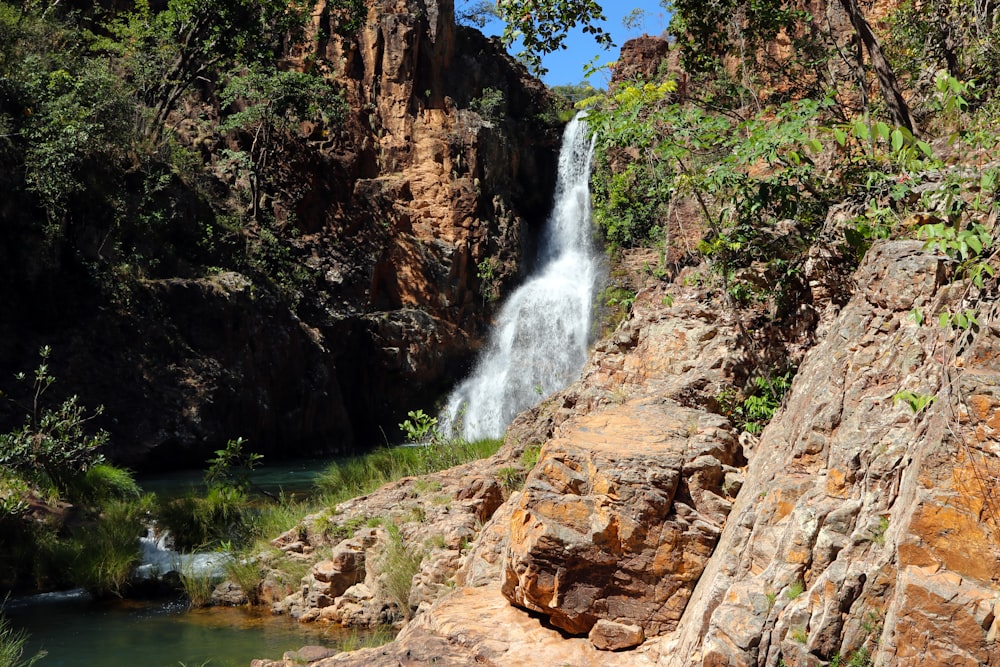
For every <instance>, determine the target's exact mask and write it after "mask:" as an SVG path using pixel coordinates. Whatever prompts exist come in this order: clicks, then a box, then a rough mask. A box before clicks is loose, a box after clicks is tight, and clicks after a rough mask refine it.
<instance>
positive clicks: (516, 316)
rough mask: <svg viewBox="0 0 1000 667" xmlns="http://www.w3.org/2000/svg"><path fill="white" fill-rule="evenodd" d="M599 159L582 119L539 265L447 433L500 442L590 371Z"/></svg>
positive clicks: (447, 418)
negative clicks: (593, 190)
mask: <svg viewBox="0 0 1000 667" xmlns="http://www.w3.org/2000/svg"><path fill="white" fill-rule="evenodd" d="M592 155H593V141H591V140H590V139H589V138H588V137H587V128H586V125H585V122H584V121H583V120H582V118H580V117H579V116H578V117H577V118H574V119H573V120H572V121H571V122H570V123H569V125H567V126H566V130H565V132H564V133H563V143H562V149H561V150H560V153H559V173H558V179H557V183H556V193H555V201H554V204H553V209H552V213H551V214H550V215H549V219H548V221H547V223H546V226H545V229H544V232H543V238H542V243H541V253H540V257H539V260H540V261H539V268H538V270H537V271H536V272H535V274H534V275H533V276H532V277H530V278H529V279H528V281H527V282H525V283H524V284H523V285H522V286H521V287H519V288H518V289H517V291H515V292H514V293H513V294H512V295H511V296H510V298H509V300H508V301H507V303H506V304H504V306H503V308H502V309H501V311H500V315H499V317H498V319H497V322H496V325H495V327H494V329H493V331H492V333H491V334H490V340H489V344H488V346H487V348H486V350H485V351H484V352H483V354H482V356H481V357H480V359H479V361H478V362H477V364H476V367H475V369H474V370H473V372H472V375H470V376H469V377H468V378H467V379H466V380H464V381H463V382H462V383H461V384H460V385H459V386H458V388H456V389H455V390H454V391H453V392H452V394H451V396H449V397H448V402H447V405H446V406H445V409H444V410H443V411H442V413H441V416H440V419H441V423H442V426H443V427H444V431H445V433H451V434H454V435H457V436H460V437H462V438H465V439H466V440H476V439H478V438H484V437H500V436H502V435H503V433H504V430H506V428H507V426H508V425H509V424H510V422H511V421H512V420H513V419H514V417H515V415H517V413H518V412H520V411H522V410H524V409H525V408H529V407H531V406H532V405H535V404H536V403H538V402H539V401H540V400H541V399H542V397H544V396H546V395H548V394H550V393H552V392H554V391H558V390H559V389H562V388H563V387H565V386H566V385H567V384H569V383H570V382H572V381H573V379H574V378H575V377H576V376H577V374H578V373H579V372H580V369H582V368H583V364H584V362H586V360H587V343H588V341H589V338H590V325H591V322H590V319H591V307H592V304H593V300H594V293H595V289H596V286H597V281H598V275H599V273H598V267H599V258H598V256H597V253H596V252H595V251H594V248H593V243H592V239H591V236H592V229H591V220H590V189H589V187H588V185H589V180H590V159H591V156H592Z"/></svg>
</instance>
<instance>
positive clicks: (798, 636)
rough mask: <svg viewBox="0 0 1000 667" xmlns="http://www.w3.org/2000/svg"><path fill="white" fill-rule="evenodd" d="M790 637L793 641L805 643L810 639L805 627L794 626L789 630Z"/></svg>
mask: <svg viewBox="0 0 1000 667" xmlns="http://www.w3.org/2000/svg"><path fill="white" fill-rule="evenodd" d="M788 637H789V639H791V640H792V641H793V642H798V643H799V644H805V643H806V642H807V641H809V633H808V632H806V629H805V628H792V629H791V630H789V631H788Z"/></svg>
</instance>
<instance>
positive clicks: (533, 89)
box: [0, 0, 559, 468]
mask: <svg viewBox="0 0 1000 667" xmlns="http://www.w3.org/2000/svg"><path fill="white" fill-rule="evenodd" d="M312 30H313V34H312V38H311V39H308V40H307V41H306V44H305V45H299V46H297V47H295V48H294V49H292V51H291V52H290V53H289V54H288V57H287V61H288V63H287V64H288V66H289V67H292V68H295V67H297V68H300V69H314V70H317V71H319V72H321V73H322V74H323V75H324V76H325V77H326V78H327V80H328V81H329V83H330V85H331V86H332V87H334V88H335V89H336V90H338V91H340V92H341V93H342V94H343V97H344V98H345V100H346V102H347V106H348V108H349V111H348V113H347V117H346V120H345V121H344V123H343V125H342V126H340V127H338V128H335V129H334V130H332V131H331V130H329V128H324V127H320V126H313V125H310V124H305V125H304V126H303V127H302V128H301V132H299V133H298V134H296V133H291V134H290V135H288V136H286V137H285V138H284V140H283V141H284V145H282V146H281V147H280V148H279V149H278V150H277V154H276V159H275V163H276V164H277V165H278V166H277V167H276V168H275V172H276V173H274V174H272V176H271V177H270V179H269V183H270V185H269V187H268V189H267V191H266V192H265V196H264V197H263V198H262V200H261V202H259V206H260V209H261V210H263V211H264V212H265V213H266V215H265V216H263V217H264V218H265V219H264V220H262V221H251V222H249V223H246V222H241V223H234V222H232V219H235V218H237V217H238V216H237V215H234V214H233V213H232V212H228V213H227V212H226V211H223V214H220V213H219V210H220V207H221V208H224V207H225V206H227V205H229V204H225V203H224V202H225V201H232V200H234V199H235V198H236V197H235V195H234V194H233V193H234V192H235V191H236V190H237V186H238V183H237V181H235V180H234V178H235V177H234V176H233V175H232V174H231V173H230V172H227V171H225V169H223V166H222V165H223V162H224V161H223V160H221V158H220V157H219V156H220V155H221V153H222V152H223V151H224V149H227V148H228V149H233V148H239V145H237V144H236V143H234V142H237V141H238V138H235V137H234V136H233V135H226V134H224V133H221V132H220V131H219V130H218V129H217V125H212V123H211V122H206V119H208V121H211V119H213V118H216V117H217V116H218V114H219V108H218V105H219V103H218V101H217V99H216V98H215V97H214V96H213V92H212V91H211V89H210V87H206V90H203V91H200V92H199V94H198V96H197V98H196V99H192V100H191V101H190V102H188V103H186V104H185V106H184V107H183V109H182V110H181V111H179V112H178V113H177V114H176V116H177V117H176V118H174V119H173V120H172V125H174V126H176V127H177V136H176V140H177V141H178V142H180V143H182V144H184V145H185V147H186V148H189V149H191V150H196V151H200V153H201V154H204V155H206V156H207V158H206V160H207V162H208V163H209V164H211V165H214V169H215V171H214V172H213V173H210V174H200V175H199V176H198V178H201V179H207V180H209V181H210V185H211V188H213V189H214V190H213V192H217V193H219V197H218V199H217V200H213V201H205V200H203V199H199V198H198V197H197V196H196V193H195V192H194V191H193V190H192V189H190V188H187V187H186V186H185V182H184V179H182V178H180V177H178V176H177V175H166V176H164V177H163V179H162V182H163V185H162V187H163V190H164V191H163V193H162V194H161V195H160V196H161V197H167V198H169V199H170V200H171V201H170V208H169V210H170V211H171V215H172V216H173V217H172V218H171V219H170V220H169V222H168V223H167V224H166V225H163V228H160V227H156V226H155V225H153V224H152V223H150V222H148V221H144V222H143V223H142V224H143V225H146V226H142V225H140V226H139V229H140V238H137V239H130V240H128V243H125V242H124V241H122V242H118V241H111V242H109V241H108V238H109V237H110V235H111V232H109V231H108V230H107V228H106V227H107V224H108V223H107V220H108V218H107V216H106V215H105V212H102V211H89V210H88V209H86V207H82V208H81V211H79V212H73V214H72V216H73V217H74V219H73V223H72V225H67V227H66V230H65V231H64V238H62V239H61V240H59V241H58V244H57V245H55V246H54V247H51V248H48V247H47V246H46V243H49V241H47V240H46V238H43V236H44V234H46V233H48V232H45V231H44V230H43V229H42V227H43V226H42V225H41V224H40V223H38V221H37V219H35V218H37V217H40V216H42V213H41V212H39V211H37V210H33V208H32V205H31V202H30V201H27V200H26V201H24V202H18V203H13V202H5V204H4V207H3V211H2V212H0V213H2V215H3V219H4V221H6V222H7V223H9V225H10V228H11V232H10V233H11V243H9V244H5V245H4V247H3V249H2V250H0V258H2V260H3V267H2V269H0V282H2V283H3V284H4V286H5V287H4V292H5V294H6V295H8V296H9V299H8V302H7V303H6V304H5V307H6V308H7V311H6V313H5V317H4V318H3V320H2V322H0V375H3V376H4V377H8V378H9V377H10V376H12V375H13V374H14V373H15V372H19V371H30V370H31V368H33V366H34V364H35V363H36V361H37V357H36V352H37V350H38V348H39V347H41V346H42V345H43V344H47V345H50V346H51V347H52V349H53V354H52V357H51V359H50V370H51V372H52V373H53V374H54V375H55V376H56V377H57V378H58V383H57V384H56V385H55V387H54V388H53V391H52V392H51V394H52V395H53V396H54V395H55V394H64V395H69V394H74V393H75V394H78V395H80V397H81V399H82V401H83V402H84V403H85V404H86V405H88V406H91V407H95V406H96V405H98V404H103V405H104V406H105V413H104V415H103V416H102V417H101V418H100V419H99V420H97V422H98V423H99V425H100V426H102V427H104V428H105V429H107V430H108V431H110V432H111V435H112V440H111V442H112V445H113V447H114V450H113V451H112V452H111V454H112V455H113V458H114V459H115V460H116V461H118V462H119V463H123V464H127V465H131V466H133V467H135V468H152V467H161V466H163V465H169V466H185V465H186V466H193V467H200V466H202V465H203V464H204V461H205V459H206V458H207V457H208V456H209V455H210V453H211V452H212V451H213V450H214V449H216V448H218V447H219V446H220V444H221V443H224V442H225V441H226V440H227V439H229V438H233V437H236V436H241V435H242V436H245V437H247V438H249V440H250V442H251V446H252V447H253V448H254V449H255V450H257V451H260V452H263V453H265V454H266V455H267V456H268V457H270V458H272V459H273V458H278V457H281V456H286V455H292V454H300V455H301V454H317V453H320V452H346V451H351V450H353V449H354V448H362V449H363V448H365V447H370V446H371V443H374V442H382V441H383V438H384V436H383V435H382V433H381V432H380V428H382V429H384V431H385V432H387V433H388V434H389V436H390V437H393V436H394V435H395V433H394V431H395V428H394V425H395V424H396V423H397V422H398V421H399V419H400V417H402V416H403V415H405V412H406V410H407V409H414V408H418V407H420V408H425V409H430V408H431V407H432V403H433V401H434V399H435V398H436V396H437V395H438V394H440V393H442V392H443V391H445V390H446V389H447V387H448V386H449V384H450V383H452V382H453V381H454V378H455V377H456V376H458V375H460V374H461V372H462V371H463V370H464V366H465V365H466V364H467V363H468V362H469V359H470V358H471V355H472V354H473V352H474V351H475V349H476V348H477V347H478V345H479V344H480V341H481V338H482V336H483V334H484V331H485V325H486V322H487V320H488V318H489V316H490V314H491V311H492V308H493V307H494V304H495V302H496V299H497V297H498V296H499V295H501V294H502V293H504V292H505V291H506V289H507V287H508V286H509V285H511V284H512V283H514V282H516V281H517V280H518V278H519V276H520V275H521V272H522V270H523V269H524V268H525V265H526V263H530V261H531V257H532V248H533V234H534V232H533V230H534V228H535V226H536V225H540V224H541V222H543V216H544V215H546V214H547V207H548V203H549V199H550V193H551V190H552V188H553V186H554V174H555V157H556V150H557V149H558V141H559V127H558V125H559V123H558V120H557V119H556V117H555V114H554V112H553V109H552V104H551V99H550V98H549V96H548V93H547V91H546V90H545V88H544V87H543V86H542V85H541V83H540V82H538V81H537V80H534V79H532V78H530V77H529V76H528V75H527V72H526V71H525V70H524V68H523V67H522V66H520V65H519V64H517V63H516V62H515V61H513V60H512V59H511V58H509V57H508V56H507V55H506V54H505V53H504V52H503V49H502V48H500V46H499V45H498V44H497V43H495V42H493V41H490V40H488V39H486V38H485V37H483V36H482V35H481V34H479V33H478V32H477V31H475V30H472V29H469V28H465V27H460V26H457V25H456V24H455V20H454V7H453V3H452V2H451V0H440V1H438V0H398V1H397V0H371V1H370V2H361V3H342V2H340V3H335V2H330V3H327V2H320V3H319V4H318V5H317V7H316V10H315V14H314V16H313V20H312ZM4 168H5V165H0V175H4V176H6V175H11V174H7V172H5V171H4ZM17 168H19V167H17V165H14V166H12V167H11V169H14V170H16V169H17ZM11 178H13V176H12V175H11ZM227 198H228V199H227ZM137 215H138V214H137ZM220 215H221V218H220V217H219V216H220ZM225 215H229V216H230V218H226V217H225ZM32 216H35V218H33V217H32ZM91 218H93V219H91ZM213 219H223V220H224V221H225V220H230V221H229V222H225V225H231V226H232V227H233V229H228V228H226V227H225V225H223V226H222V227H220V226H218V225H215V224H213V222H212V221H213ZM102 239H103V242H102ZM130 244H131V245H135V246H136V249H135V250H134V251H133V252H134V256H133V255H127V254H124V251H123V250H121V249H120V248H119V247H118V246H119V245H121V246H122V247H123V248H124V247H126V246H129V245H130ZM112 246H114V247H112ZM248 248H252V249H253V250H247V249H248ZM119 253H121V254H119ZM244 255H246V256H248V260H247V261H242V260H240V261H236V260H234V257H237V256H239V257H243V256H244ZM108 267H110V268H108ZM5 298H7V297H5ZM9 384H10V383H7V382H5V383H4V387H3V390H4V392H5V393H6V394H7V395H9V396H11V397H13V398H15V399H17V398H21V396H20V395H19V392H26V391H27V390H28V388H27V387H18V386H17V385H12V386H8V385H9ZM26 396H27V394H26V393H25V397H26ZM29 402H30V401H29ZM22 418H23V415H22V414H20V413H19V412H18V410H17V409H16V408H15V407H14V404H13V403H9V404H8V403H7V402H3V404H2V405H0V425H2V426H12V425H14V424H17V423H20V420H21V419H22Z"/></svg>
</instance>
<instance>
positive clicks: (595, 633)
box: [587, 618, 645, 651]
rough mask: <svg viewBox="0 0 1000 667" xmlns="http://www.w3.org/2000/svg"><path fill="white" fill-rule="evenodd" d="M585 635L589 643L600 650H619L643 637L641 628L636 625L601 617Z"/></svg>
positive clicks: (637, 643) (631, 645)
mask: <svg viewBox="0 0 1000 667" xmlns="http://www.w3.org/2000/svg"><path fill="white" fill-rule="evenodd" d="M587 637H588V639H590V643H591V644H593V645H594V646H595V647H596V648H599V649H601V650H602V651H620V650H622V649H626V648H633V647H635V646H638V645H639V644H641V643H642V642H643V640H644V639H645V635H644V634H643V632H642V628H640V627H639V626H638V625H625V624H624V623H615V622H614V621H608V620H605V619H603V618H601V619H598V621H597V623H595V624H594V627H592V628H591V629H590V634H588V635H587Z"/></svg>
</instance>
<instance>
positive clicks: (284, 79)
mask: <svg viewBox="0 0 1000 667" xmlns="http://www.w3.org/2000/svg"><path fill="white" fill-rule="evenodd" d="M220 101H221V102H222V104H223V105H224V106H229V107H232V108H234V109H238V110H237V111H235V112H234V113H232V114H230V115H229V116H228V117H227V118H226V119H225V121H224V122H223V123H222V125H221V127H220V129H221V130H223V131H237V130H238V131H242V132H245V133H246V134H248V135H249V137H250V146H249V149H248V150H246V151H239V152H235V153H233V152H230V154H229V157H230V159H231V160H233V161H234V162H236V163H237V164H240V165H243V166H244V167H245V169H246V170H247V171H248V176H249V180H250V194H251V198H252V202H253V203H252V212H253V217H254V218H257V216H258V213H259V206H260V190H261V179H262V177H263V176H264V174H265V173H266V171H267V168H268V166H269V163H270V159H271V156H272V153H273V152H274V150H275V149H276V147H277V145H278V142H277V139H278V138H279V137H280V135H282V134H283V133H287V132H289V131H291V130H293V129H294V128H296V127H297V126H298V125H299V124H300V123H302V122H303V121H306V120H312V121H325V122H326V123H328V124H331V123H336V122H339V121H340V120H342V119H343V117H344V115H345V113H346V104H345V102H344V99H343V97H341V96H340V95H338V94H337V92H336V91H335V90H334V89H333V87H332V86H331V85H330V84H329V83H328V82H327V81H325V80H324V79H323V78H322V77H320V76H317V75H315V74H311V73H306V72H294V71H293V72H285V71H277V70H274V69H272V68H268V67H265V66H261V65H254V66H251V67H250V68H249V69H248V70H246V71H244V72H242V73H238V74H235V75H233V76H232V77H230V79H229V81H228V82H227V83H226V85H225V87H224V88H223V89H222V93H221V94H220Z"/></svg>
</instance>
